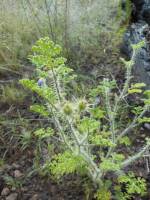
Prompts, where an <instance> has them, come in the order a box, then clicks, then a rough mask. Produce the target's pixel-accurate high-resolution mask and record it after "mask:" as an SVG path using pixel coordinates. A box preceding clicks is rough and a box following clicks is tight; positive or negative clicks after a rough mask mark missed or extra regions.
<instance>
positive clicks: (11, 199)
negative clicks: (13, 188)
mask: <svg viewBox="0 0 150 200" xmlns="http://www.w3.org/2000/svg"><path fill="white" fill-rule="evenodd" d="M17 197H18V194H17V193H11V194H10V195H9V196H8V197H6V200H17Z"/></svg>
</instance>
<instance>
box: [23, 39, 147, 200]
mask: <svg viewBox="0 0 150 200" xmlns="http://www.w3.org/2000/svg"><path fill="white" fill-rule="evenodd" d="M142 45H143V43H140V44H138V45H134V46H133V56H132V59H131V60H130V61H125V60H123V62H124V63H125V67H126V80H125V82H124V85H123V87H122V89H121V88H119V87H118V86H117V83H116V81H115V80H108V79H106V78H104V80H103V81H102V82H101V83H100V84H99V85H98V86H97V88H95V89H93V90H92V91H91V92H90V98H86V99H85V98H83V99H81V98H80V99H79V98H77V97H74V95H72V97H70V94H68V91H67V87H68V83H69V84H71V82H72V81H73V80H74V79H75V78H76V76H75V75H74V74H73V70H72V69H71V68H69V67H68V66H66V64H65V62H66V59H65V58H63V57H61V51H62V49H61V47H60V46H59V45H55V44H54V43H53V42H52V41H50V39H49V38H47V37H46V38H42V39H40V40H38V41H37V43H36V44H35V45H34V46H33V48H32V50H33V52H34V54H33V55H31V56H30V57H29V59H30V60H31V61H32V63H33V64H35V66H36V72H37V79H36V80H29V79H23V80H21V81H20V82H21V84H22V85H23V86H24V87H25V88H27V89H29V90H31V91H33V92H34V93H37V94H38V95H39V96H40V97H41V98H42V100H43V101H42V104H41V105H38V106H37V105H36V106H32V108H31V109H32V110H33V108H34V111H36V110H37V112H38V113H40V114H41V115H43V116H44V117H47V118H49V119H51V121H52V123H51V126H50V130H51V131H50V135H49V134H48V133H47V130H46V129H42V135H41V137H42V138H45V137H44V134H45V136H46V137H47V136H48V135H49V140H48V141H49V143H51V142H52V141H53V140H50V138H51V139H52V138H53V137H54V138H55V140H56V141H59V142H60V144H61V146H60V147H61V152H60V153H59V154H56V155H55V156H54V157H53V158H52V159H51V160H49V161H47V162H46V163H45V165H44V166H43V170H44V169H46V171H47V170H48V171H49V172H50V173H51V174H52V175H53V176H54V177H55V178H60V177H61V176H64V175H65V174H69V173H74V172H77V173H81V174H86V175H88V176H89V178H91V180H92V181H93V183H94V185H97V189H98V192H97V194H96V197H97V199H102V192H103V191H105V194H104V196H106V199H110V198H111V196H115V198H116V199H130V197H131V196H133V195H134V194H141V195H144V194H145V190H146V184H145V181H144V179H142V178H136V177H135V175H134V174H133V173H129V174H128V173H126V170H125V169H126V168H127V167H128V166H129V165H132V163H133V162H135V161H136V160H137V159H139V158H141V157H142V156H143V154H144V153H145V151H147V150H148V149H149V147H150V141H149V139H147V142H146V144H145V146H144V147H142V149H141V150H139V151H138V152H137V153H135V152H131V153H132V155H128V156H127V155H125V152H122V150H121V148H120V145H123V146H124V147H126V146H128V145H130V135H129V134H131V133H132V131H133V129H135V128H136V127H138V126H139V121H140V120H142V119H143V117H144V115H145V113H146V112H147V111H148V110H149V107H150V99H149V96H148V94H149V92H148V91H147V92H145V95H146V94H147V98H146V96H144V97H143V98H142V97H141V101H142V100H143V106H142V107H140V109H138V108H139V107H135V110H136V111H137V110H138V112H135V114H134V117H133V119H132V120H130V119H129V117H128V118H126V114H125V113H124V112H123V111H124V109H126V110H128V109H129V108H130V106H129V105H128V103H127V102H126V97H127V96H128V95H130V94H131V93H136V94H139V92H140V95H142V94H143V93H142V88H143V87H144V86H145V85H144V84H143V83H142V84H141V83H137V84H134V85H131V84H130V81H131V78H132V75H131V71H132V66H133V64H134V59H135V57H136V54H137V52H138V49H139V48H140V46H142ZM130 85H131V86H130ZM72 93H73V91H72ZM99 96H100V98H101V100H100V101H97V100H96V101H95V99H97V98H98V97H99ZM102 99H103V100H102ZM123 108H124V109H123ZM52 129H53V131H52ZM40 133H41V130H40ZM51 133H53V134H51ZM36 135H37V134H36ZM38 137H40V134H38ZM54 138H53V139H54ZM110 173H111V174H113V176H114V180H115V181H114V183H112V182H111V181H109V174H110ZM116 182H118V183H116ZM115 183H116V184H117V186H115V187H114V184H115ZM123 185H125V190H124V192H123V191H122V186H123ZM113 187H114V190H113V189H112V188H113ZM102 188H104V190H103V189H102Z"/></svg>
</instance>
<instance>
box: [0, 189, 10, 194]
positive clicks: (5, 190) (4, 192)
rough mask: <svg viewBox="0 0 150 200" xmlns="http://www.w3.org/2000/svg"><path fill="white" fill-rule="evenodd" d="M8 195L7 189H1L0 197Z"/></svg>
mask: <svg viewBox="0 0 150 200" xmlns="http://www.w3.org/2000/svg"><path fill="white" fill-rule="evenodd" d="M9 193H10V190H9V188H7V187H6V188H3V190H2V192H1V195H2V196H7V195H8V194H9Z"/></svg>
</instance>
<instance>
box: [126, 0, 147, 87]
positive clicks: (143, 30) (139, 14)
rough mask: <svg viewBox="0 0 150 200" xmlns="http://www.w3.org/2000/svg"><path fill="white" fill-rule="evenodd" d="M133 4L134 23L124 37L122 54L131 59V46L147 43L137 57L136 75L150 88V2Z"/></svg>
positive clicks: (140, 1)
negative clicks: (141, 42) (143, 41)
mask: <svg viewBox="0 0 150 200" xmlns="http://www.w3.org/2000/svg"><path fill="white" fill-rule="evenodd" d="M132 2H133V12H132V19H131V21H133V22H132V23H131V25H130V26H129V28H128V30H127V31H126V33H125V35H124V45H123V48H122V52H123V53H124V54H125V55H126V56H127V57H128V58H131V56H132V48H131V44H137V43H139V42H140V41H142V40H145V41H146V45H145V46H144V47H143V48H141V49H140V51H139V53H138V55H137V56H136V60H135V66H134V75H135V77H136V79H137V81H138V82H145V83H146V84H147V87H148V88H150V28H149V24H150V0H138V1H136V0H132Z"/></svg>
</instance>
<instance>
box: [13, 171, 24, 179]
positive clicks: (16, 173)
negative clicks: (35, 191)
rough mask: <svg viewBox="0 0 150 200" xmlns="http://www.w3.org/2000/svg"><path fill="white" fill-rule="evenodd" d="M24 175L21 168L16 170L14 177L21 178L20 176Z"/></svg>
mask: <svg viewBox="0 0 150 200" xmlns="http://www.w3.org/2000/svg"><path fill="white" fill-rule="evenodd" d="M22 176H23V174H22V173H21V172H20V171H19V170H15V171H14V177H15V178H20V177H22Z"/></svg>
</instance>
